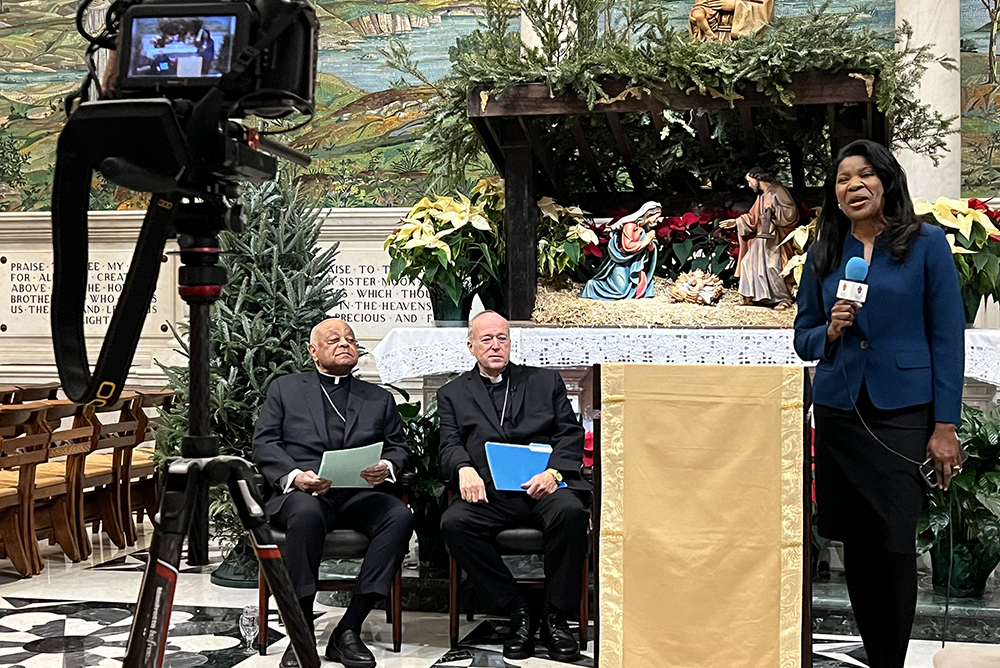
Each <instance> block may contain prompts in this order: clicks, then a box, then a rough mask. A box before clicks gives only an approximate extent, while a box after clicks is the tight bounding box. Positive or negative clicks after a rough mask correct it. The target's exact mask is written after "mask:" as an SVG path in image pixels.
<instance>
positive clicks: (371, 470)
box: [361, 461, 389, 486]
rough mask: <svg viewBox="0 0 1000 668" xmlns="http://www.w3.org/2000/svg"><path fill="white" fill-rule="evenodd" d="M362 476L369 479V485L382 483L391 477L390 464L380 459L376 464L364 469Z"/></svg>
mask: <svg viewBox="0 0 1000 668" xmlns="http://www.w3.org/2000/svg"><path fill="white" fill-rule="evenodd" d="M361 477H362V478H364V479H365V480H367V481H368V484H369V485H372V486H374V485H381V484H382V483H383V482H385V479H386V478H388V477H389V466H388V465H387V464H386V463H385V462H382V461H380V462H379V463H378V464H376V465H375V466H369V467H368V468H366V469H365V470H364V471H362V472H361Z"/></svg>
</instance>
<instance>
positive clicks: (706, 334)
mask: <svg viewBox="0 0 1000 668" xmlns="http://www.w3.org/2000/svg"><path fill="white" fill-rule="evenodd" d="M792 337H793V332H792V331H791V330H788V329H654V328H650V329H611V328H553V327H537V326H536V327H532V326H517V325H515V326H512V327H511V360H512V361H515V362H518V363H523V364H529V365H533V366H546V367H554V368H558V369H560V370H561V371H563V372H566V371H572V370H576V371H579V370H581V369H586V370H587V374H588V379H589V382H590V384H591V387H590V388H587V389H588V390H589V391H587V392H585V396H586V399H585V400H583V399H581V400H580V401H579V402H578V410H580V412H581V413H583V414H586V416H587V417H589V418H592V419H593V422H594V426H593V428H594V517H595V525H594V541H593V564H594V577H595V585H594V616H593V618H594V620H595V634H594V637H595V645H596V647H595V665H598V666H601V667H602V668H622V667H625V666H633V665H657V662H662V661H663V660H664V658H668V659H669V662H670V663H669V665H671V666H677V667H678V668H688V667H690V668H696V667H699V666H709V665H713V666H714V665H725V666H728V667H731V668H743V667H746V668H752V667H755V666H762V665H768V666H780V667H781V668H792V667H796V668H797V667H799V666H808V665H810V662H811V633H812V629H811V595H812V591H811V590H812V587H811V582H810V578H809V572H808V568H809V563H810V561H809V550H810V544H809V538H808V536H809V535H810V534H809V532H810V526H811V524H810V522H811V519H810V517H811V511H810V504H811V495H810V487H811V484H810V483H811V468H810V466H809V462H810V460H811V452H810V450H809V445H808V444H809V443H810V439H809V438H808V434H809V423H808V420H807V416H808V409H809V404H810V401H809V393H810V383H809V373H808V367H809V366H810V365H809V364H806V363H804V362H803V361H802V360H800V359H799V358H798V356H797V355H796V354H795V352H794V349H793V347H792ZM372 356H373V357H374V358H375V362H376V365H377V367H378V370H379V373H380V374H381V376H382V380H383V382H388V383H393V382H397V381H399V380H402V379H405V378H414V377H421V376H435V375H436V376H438V378H441V376H443V375H447V374H451V373H455V372H460V371H465V370H467V369H469V368H471V366H472V365H473V364H474V359H473V357H472V356H471V355H470V354H469V352H468V350H467V347H466V330H465V329H464V328H434V329H415V328H414V329H394V330H392V331H391V332H390V333H389V334H388V335H387V336H386V337H385V338H384V339H383V340H382V342H381V343H380V344H379V345H378V346H377V347H376V348H375V349H374V350H373V351H372ZM966 376H967V378H970V379H973V380H976V381H979V382H982V383H987V384H990V385H1000V330H968V331H967V332H966ZM571 377H573V376H572V374H571ZM576 377H580V376H579V375H577V376H576ZM435 384H436V383H430V384H429V385H431V386H433V385H435ZM572 391H573V388H572V386H571V387H570V392H571V393H572ZM720 638H725V642H719V639H720Z"/></svg>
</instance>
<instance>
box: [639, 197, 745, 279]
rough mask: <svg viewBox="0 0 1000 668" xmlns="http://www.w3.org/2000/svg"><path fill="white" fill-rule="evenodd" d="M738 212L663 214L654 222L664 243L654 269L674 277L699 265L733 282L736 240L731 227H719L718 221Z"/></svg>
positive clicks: (702, 268) (737, 243)
mask: <svg viewBox="0 0 1000 668" xmlns="http://www.w3.org/2000/svg"><path fill="white" fill-rule="evenodd" d="M737 215H738V214H737V213H736V212H735V211H705V212H702V213H700V214H697V213H693V212H688V213H685V214H684V215H683V216H667V217H665V218H664V219H663V220H662V221H660V223H659V224H658V225H657V226H656V236H657V238H658V239H660V240H661V242H662V243H663V244H664V248H663V252H662V253H661V254H660V258H661V259H660V265H659V266H658V267H657V271H656V273H657V274H658V275H661V276H666V277H667V278H670V279H676V278H677V277H678V276H679V275H680V274H682V273H684V272H688V271H692V270H694V269H701V270H703V271H709V272H712V273H713V274H715V275H716V276H718V277H719V278H721V279H722V280H723V281H725V282H727V283H732V281H733V280H734V274H735V272H736V258H737V257H738V256H739V242H738V241H737V240H736V233H735V232H734V231H733V230H725V229H720V228H719V227H718V225H717V224H718V222H719V221H721V220H725V219H727V218H735V217H736V216H737Z"/></svg>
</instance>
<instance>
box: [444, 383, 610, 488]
mask: <svg viewBox="0 0 1000 668" xmlns="http://www.w3.org/2000/svg"><path fill="white" fill-rule="evenodd" d="M504 373H506V374H508V382H509V383H510V405H509V408H508V411H509V415H510V418H509V419H508V420H505V424H504V428H503V429H501V427H500V418H499V417H498V416H497V411H496V409H495V408H494V407H493V402H492V401H491V400H490V395H489V392H488V391H487V390H486V386H485V385H484V384H483V379H482V377H481V376H480V374H479V369H478V367H476V368H473V369H472V370H471V371H466V372H465V373H463V374H462V375H461V376H459V377H458V378H456V379H455V380H453V381H451V382H450V383H448V384H447V385H445V386H444V387H442V388H441V389H440V390H438V393H437V400H438V412H439V414H440V416H441V468H442V471H443V472H444V474H445V475H446V476H448V478H449V479H450V480H451V481H452V484H453V485H457V481H458V469H460V468H461V467H463V466H472V467H473V468H475V469H476V471H478V472H479V476H480V477H481V478H482V479H483V481H484V482H486V483H487V484H490V483H491V482H492V480H493V478H492V476H491V475H490V467H489V464H488V463H487V461H486V442H487V441H493V442H499V443H522V444H527V443H545V444H547V445H551V446H552V455H551V456H550V457H549V468H554V469H556V470H557V471H559V472H560V473H562V474H563V479H564V481H565V482H566V486H567V487H570V488H572V489H579V490H589V489H590V484H589V483H588V482H587V481H586V480H584V479H583V477H582V476H581V475H580V469H581V467H582V466H583V427H581V426H580V423H579V421H578V420H577V418H576V414H575V413H574V412H573V407H572V406H571V405H570V403H569V399H568V398H567V397H566V384H565V383H563V380H562V377H561V376H560V375H559V373H558V372H556V371H553V370H551V369H539V368H536V367H530V366H520V365H517V364H508V365H507V370H506V371H504Z"/></svg>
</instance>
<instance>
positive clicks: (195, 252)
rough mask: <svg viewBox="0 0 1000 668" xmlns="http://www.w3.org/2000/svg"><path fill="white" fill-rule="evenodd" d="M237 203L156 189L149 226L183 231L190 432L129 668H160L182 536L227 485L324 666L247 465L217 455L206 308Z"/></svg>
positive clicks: (299, 630)
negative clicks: (214, 489)
mask: <svg viewBox="0 0 1000 668" xmlns="http://www.w3.org/2000/svg"><path fill="white" fill-rule="evenodd" d="M240 215H241V210H240V208H239V207H238V206H237V207H233V208H229V207H227V206H226V205H225V204H223V203H222V202H221V201H202V202H193V201H188V200H185V199H182V198H181V196H180V195H178V194H177V193H173V194H169V195H166V194H159V195H153V197H152V200H151V201H150V205H149V210H148V212H147V219H146V221H145V223H144V228H150V229H169V228H170V225H171V224H172V225H173V229H174V230H176V232H177V234H178V243H179V245H180V256H181V262H182V264H183V266H182V267H181V269H180V273H179V281H178V283H179V290H178V292H179V293H180V295H181V298H182V299H184V301H185V302H186V303H187V304H188V305H189V306H190V309H191V320H190V325H191V326H190V332H189V349H190V358H189V367H188V368H189V370H190V373H189V376H190V381H189V382H190V395H189V397H190V409H189V414H188V434H187V436H185V437H184V438H183V440H182V442H181V456H180V457H179V458H176V459H172V460H170V461H169V462H168V463H167V468H166V472H165V475H164V482H163V488H162V489H163V492H162V496H161V498H160V510H159V513H157V520H158V523H157V526H156V528H155V530H154V532H153V539H152V543H151V545H150V548H149V561H148V563H147V565H146V572H145V575H144V576H143V579H142V587H141V589H140V591H139V601H138V604H137V606H136V612H135V617H134V618H133V620H132V628H131V631H130V633H129V640H128V649H127V650H126V654H125V663H124V665H125V667H126V668H160V666H161V665H162V663H163V652H164V650H165V649H166V646H167V628H168V626H169V623H170V609H171V606H172V604H173V599H174V591H175V587H176V584H177V575H178V571H177V566H178V564H179V563H180V558H181V548H182V546H183V543H184V537H185V536H186V535H188V532H189V530H190V527H191V523H192V519H193V518H195V517H196V511H197V510H199V509H198V507H197V504H198V501H199V499H205V498H207V493H206V492H207V489H208V487H210V486H212V485H218V484H223V483H225V484H226V485H227V486H228V488H229V493H230V495H231V496H232V499H233V502H234V503H235V505H236V510H237V513H238V514H239V518H240V521H241V522H242V523H243V526H244V528H246V530H247V531H248V532H249V534H250V539H251V544H252V545H253V549H254V552H256V554H257V558H258V559H259V560H260V565H261V570H262V572H263V573H264V576H265V577H266V578H267V584H268V586H269V587H270V588H271V590H272V591H273V592H274V598H275V601H276V603H277V605H278V610H279V611H280V612H281V615H282V618H283V619H284V620H285V628H286V630H287V631H288V636H289V639H290V641H291V644H292V647H294V649H295V654H296V656H297V657H298V660H299V665H300V666H302V668H319V665H320V662H319V656H318V655H317V653H316V639H315V638H314V637H313V636H312V634H311V633H310V632H309V630H308V629H309V626H308V625H307V623H306V619H305V615H304V614H303V612H302V609H301V607H300V606H299V603H298V600H297V599H296V598H295V592H294V590H293V588H292V583H291V580H290V578H289V576H288V570H287V568H286V567H285V564H284V561H282V558H281V553H280V551H279V550H278V547H277V545H275V544H274V541H273V540H272V538H271V531H270V529H269V528H268V525H267V514H266V513H265V511H264V506H263V503H262V501H261V499H260V497H259V495H258V493H257V490H256V486H255V484H254V481H253V471H252V470H251V468H250V464H249V463H247V462H246V461H245V460H243V459H241V458H239V457H224V456H219V439H218V436H215V435H214V434H212V433H211V423H210V414H209V383H210V377H211V376H210V366H209V358H210V353H211V351H210V341H209V333H210V326H211V324H210V320H209V309H210V307H211V305H212V303H213V302H215V301H216V300H217V299H218V298H219V296H220V295H221V293H222V286H223V285H224V284H225V282H226V270H225V268H224V267H220V266H218V264H217V262H218V258H219V252H220V251H219V239H218V233H219V231H221V230H223V229H230V228H233V229H237V231H238V226H239V224H240V222H241V221H240Z"/></svg>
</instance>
